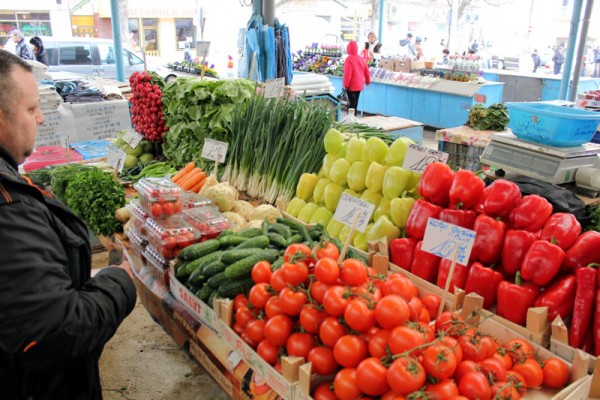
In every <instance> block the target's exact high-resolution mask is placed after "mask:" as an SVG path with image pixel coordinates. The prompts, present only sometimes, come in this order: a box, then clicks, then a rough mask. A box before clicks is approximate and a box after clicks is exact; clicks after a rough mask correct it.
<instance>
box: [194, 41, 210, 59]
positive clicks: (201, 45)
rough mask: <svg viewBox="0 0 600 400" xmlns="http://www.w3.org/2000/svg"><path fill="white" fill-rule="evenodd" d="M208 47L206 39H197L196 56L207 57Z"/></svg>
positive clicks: (208, 43)
mask: <svg viewBox="0 0 600 400" xmlns="http://www.w3.org/2000/svg"><path fill="white" fill-rule="evenodd" d="M209 49H210V42H209V41H206V40H202V41H200V40H198V41H197V42H196V55H197V56H198V58H206V57H208V50H209Z"/></svg>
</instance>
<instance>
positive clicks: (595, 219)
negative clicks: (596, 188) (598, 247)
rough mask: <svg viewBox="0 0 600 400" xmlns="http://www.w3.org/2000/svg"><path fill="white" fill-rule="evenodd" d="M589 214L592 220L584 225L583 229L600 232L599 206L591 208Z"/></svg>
mask: <svg viewBox="0 0 600 400" xmlns="http://www.w3.org/2000/svg"><path fill="white" fill-rule="evenodd" d="M590 214H591V216H592V220H591V221H590V223H589V225H588V226H586V227H585V230H588V231H598V232H600V206H595V207H593V208H591V211H590Z"/></svg>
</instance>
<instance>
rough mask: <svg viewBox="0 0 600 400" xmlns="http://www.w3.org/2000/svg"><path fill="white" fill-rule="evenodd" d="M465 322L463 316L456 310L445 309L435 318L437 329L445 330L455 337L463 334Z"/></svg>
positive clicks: (438, 330) (437, 330)
mask: <svg viewBox="0 0 600 400" xmlns="http://www.w3.org/2000/svg"><path fill="white" fill-rule="evenodd" d="M464 326H465V323H464V321H463V318H462V317H461V316H460V315H459V314H458V313H456V312H451V311H444V312H443V313H441V314H440V315H439V316H438V318H437V319H436V320H435V331H436V332H440V331H441V332H444V333H445V334H447V335H450V336H452V337H454V338H457V337H458V336H460V335H462V331H463V328H464Z"/></svg>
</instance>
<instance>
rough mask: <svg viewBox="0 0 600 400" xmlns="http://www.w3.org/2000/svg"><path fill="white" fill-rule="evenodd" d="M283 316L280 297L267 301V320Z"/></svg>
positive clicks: (273, 297) (270, 298)
mask: <svg viewBox="0 0 600 400" xmlns="http://www.w3.org/2000/svg"><path fill="white" fill-rule="evenodd" d="M280 314H283V311H282V310H281V307H279V296H278V295H275V296H271V297H269V300H267V304H265V315H266V316H267V318H273V317H274V316H276V315H280Z"/></svg>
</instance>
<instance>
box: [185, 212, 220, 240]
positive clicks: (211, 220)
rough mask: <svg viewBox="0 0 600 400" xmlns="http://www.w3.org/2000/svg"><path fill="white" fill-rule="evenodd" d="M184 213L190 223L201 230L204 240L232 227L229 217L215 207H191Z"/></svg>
mask: <svg viewBox="0 0 600 400" xmlns="http://www.w3.org/2000/svg"><path fill="white" fill-rule="evenodd" d="M182 215H183V218H184V219H185V221H186V222H187V223H188V224H190V225H191V226H193V227H194V228H196V229H197V230H198V231H199V232H200V234H201V235H202V240H207V239H212V238H215V237H217V236H218V235H219V233H221V232H222V231H224V230H226V229H229V228H231V224H230V222H229V220H228V219H227V217H225V215H223V213H221V212H220V211H219V210H218V209H217V208H215V207H200V208H190V209H187V210H184V211H183V213H182Z"/></svg>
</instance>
